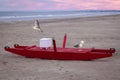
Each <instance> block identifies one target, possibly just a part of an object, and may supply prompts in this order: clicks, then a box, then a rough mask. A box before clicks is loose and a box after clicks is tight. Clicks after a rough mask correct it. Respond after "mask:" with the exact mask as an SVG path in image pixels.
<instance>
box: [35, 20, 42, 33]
mask: <svg viewBox="0 0 120 80" xmlns="http://www.w3.org/2000/svg"><path fill="white" fill-rule="evenodd" d="M33 29H35V30H39V31H41V32H43V30H42V29H41V28H40V24H39V21H38V20H35V22H34V26H33Z"/></svg>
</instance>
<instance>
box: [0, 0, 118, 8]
mask: <svg viewBox="0 0 120 80" xmlns="http://www.w3.org/2000/svg"><path fill="white" fill-rule="evenodd" d="M86 9H94V10H99V9H101V10H103V9H104V10H105V9H108V10H113V9H115V10H120V0H74V1H73V0H0V10H86Z"/></svg>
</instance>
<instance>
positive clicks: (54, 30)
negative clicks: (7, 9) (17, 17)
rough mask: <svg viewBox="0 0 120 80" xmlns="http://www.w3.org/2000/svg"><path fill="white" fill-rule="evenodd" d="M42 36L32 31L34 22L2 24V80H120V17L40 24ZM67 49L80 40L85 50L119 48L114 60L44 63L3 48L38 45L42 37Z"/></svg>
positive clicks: (67, 20) (111, 16)
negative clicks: (64, 45)
mask: <svg viewBox="0 0 120 80" xmlns="http://www.w3.org/2000/svg"><path fill="white" fill-rule="evenodd" d="M39 22H40V26H41V28H42V30H43V33H41V32H39V31H36V30H33V28H32V27H33V26H34V20H30V21H6V22H3V21H1V22H0V80H120V76H119V75H120V15H110V16H101V17H89V18H69V19H52V20H39ZM65 33H66V34H67V37H68V38H67V47H73V46H74V45H76V44H77V43H79V42H80V41H81V40H84V41H85V45H84V46H83V47H86V48H91V47H96V48H116V51H117V52H116V53H117V54H115V55H114V56H113V57H111V58H104V59H98V60H93V61H65V60H61V61H60V60H42V59H32V58H25V57H22V56H18V55H14V54H11V53H9V52H6V51H4V46H6V45H7V46H13V45H14V44H15V43H17V44H20V45H39V39H40V38H42V37H54V38H55V39H56V42H57V46H59V47H61V46H62V40H63V36H64V34H65Z"/></svg>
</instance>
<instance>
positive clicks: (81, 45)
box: [74, 40, 85, 48]
mask: <svg viewBox="0 0 120 80" xmlns="http://www.w3.org/2000/svg"><path fill="white" fill-rule="evenodd" d="M84 43H85V42H84V41H83V40H82V41H80V43H79V44H77V45H75V46H74V47H76V48H79V47H80V48H82V47H83V44H84Z"/></svg>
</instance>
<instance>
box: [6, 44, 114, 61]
mask: <svg viewBox="0 0 120 80" xmlns="http://www.w3.org/2000/svg"><path fill="white" fill-rule="evenodd" d="M5 50H6V51H8V52H12V53H14V54H17V55H21V56H25V57H30V58H41V59H55V60H93V59H99V58H106V57H111V56H112V55H113V53H114V52H115V49H94V48H90V49H85V48H56V51H55V50H54V48H47V49H44V48H40V47H37V46H19V45H14V48H10V47H5Z"/></svg>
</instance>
